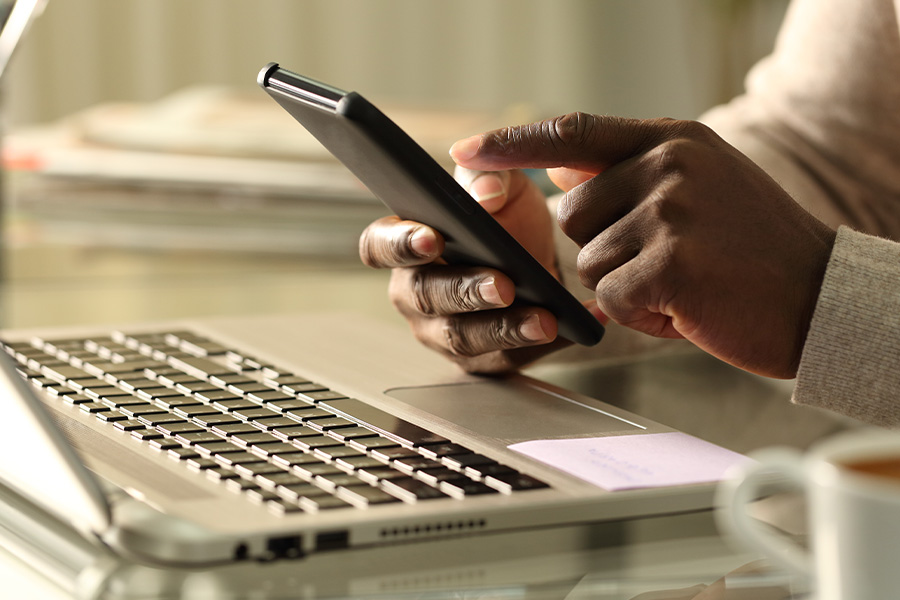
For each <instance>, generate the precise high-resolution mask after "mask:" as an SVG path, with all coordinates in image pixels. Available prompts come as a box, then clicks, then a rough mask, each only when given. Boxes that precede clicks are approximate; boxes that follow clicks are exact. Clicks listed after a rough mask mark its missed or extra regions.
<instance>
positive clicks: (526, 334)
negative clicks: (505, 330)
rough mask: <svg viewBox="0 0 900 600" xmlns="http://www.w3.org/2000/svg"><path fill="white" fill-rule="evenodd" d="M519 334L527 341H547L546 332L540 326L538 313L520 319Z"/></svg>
mask: <svg viewBox="0 0 900 600" xmlns="http://www.w3.org/2000/svg"><path fill="white" fill-rule="evenodd" d="M519 334H520V335H521V336H522V337H523V338H525V339H526V340H528V341H529V342H544V341H547V334H546V333H544V328H543V327H541V317H540V316H539V315H531V316H529V317H528V318H526V319H525V320H524V321H522V324H521V325H519Z"/></svg>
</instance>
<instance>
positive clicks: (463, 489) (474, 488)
mask: <svg viewBox="0 0 900 600" xmlns="http://www.w3.org/2000/svg"><path fill="white" fill-rule="evenodd" d="M440 488H441V491H442V492H445V493H447V494H448V495H450V496H453V497H454V498H464V497H465V496H478V495H482V494H496V493H498V492H497V490H496V489H494V488H492V487H488V486H486V485H485V484H483V483H481V482H480V481H472V480H471V479H469V478H468V477H460V478H458V479H450V480H447V481H442V482H441V483H440Z"/></svg>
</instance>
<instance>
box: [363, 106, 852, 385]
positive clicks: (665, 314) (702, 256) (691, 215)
mask: <svg viewBox="0 0 900 600" xmlns="http://www.w3.org/2000/svg"><path fill="white" fill-rule="evenodd" d="M451 155H452V156H453V158H454V160H455V161H456V162H457V164H458V165H460V166H461V167H464V168H465V169H468V170H475V171H478V172H488V174H482V176H480V177H477V178H475V179H474V180H473V176H472V175H471V172H470V171H464V174H465V175H466V176H467V177H466V178H467V179H468V181H469V185H468V189H470V191H472V192H473V195H474V196H476V197H477V198H480V199H481V201H482V206H484V207H485V208H486V209H487V210H488V212H490V213H492V214H493V215H494V217H495V218H497V220H498V221H499V222H500V223H501V224H502V225H503V226H504V227H506V228H507V229H508V230H509V231H510V232H511V233H512V234H513V235H514V236H515V237H516V238H517V239H518V240H519V241H520V242H521V243H522V244H523V245H524V246H525V247H526V248H528V249H529V250H530V251H531V252H532V253H533V254H534V255H535V257H536V258H537V259H538V260H539V261H541V262H542V264H544V265H545V266H546V267H548V268H549V269H550V270H551V272H555V261H556V256H555V251H554V249H553V244H552V229H551V226H552V220H551V218H550V215H549V214H548V211H547V210H546V204H545V201H544V198H543V195H542V194H541V193H540V192H539V191H538V190H537V189H536V188H535V187H534V185H533V184H531V183H530V182H529V181H528V180H527V178H526V177H524V175H523V174H522V173H521V172H520V171H518V169H523V168H546V169H548V172H549V174H550V176H551V178H552V179H553V181H554V182H555V183H556V184H557V185H559V186H560V187H561V189H562V190H563V191H565V195H564V196H563V198H562V200H561V201H560V203H559V207H558V214H557V220H558V222H559V226H560V227H561V228H562V231H563V232H564V233H565V234H566V235H567V236H569V237H570V238H571V239H572V240H574V241H575V242H576V243H577V244H578V245H579V246H580V247H581V251H580V253H579V256H578V264H577V267H578V273H579V276H580V278H581V282H582V284H584V285H585V286H586V287H588V288H589V289H592V290H594V292H595V299H596V305H594V304H591V305H589V307H590V308H591V309H592V310H593V311H594V314H595V315H596V316H597V318H598V319H601V320H605V319H607V318H611V319H612V320H614V321H616V322H617V323H619V324H622V325H625V326H627V327H630V328H633V329H636V330H638V331H641V332H644V333H646V334H649V335H652V336H657V337H664V338H684V339H687V340H689V341H691V342H692V343H694V344H695V345H696V346H698V347H700V348H702V349H703V350H705V351H707V352H709V353H710V354H712V355H714V356H716V357H718V358H720V359H722V360H724V361H726V362H728V363H730V364H733V365H736V366H738V367H740V368H742V369H745V370H748V371H751V372H754V373H758V374H761V375H766V376H769V377H778V378H791V377H793V376H795V375H796V371H797V366H798V364H799V361H800V354H801V351H802V348H803V344H804V341H805V339H806V332H807V330H808V328H809V323H810V320H811V318H812V313H813V308H814V307H815V302H816V298H817V296H818V292H819V289H820V287H821V283H822V278H823V276H824V273H825V267H826V265H827V263H828V258H829V255H830V253H831V248H832V246H833V245H834V238H835V232H834V231H833V230H831V229H829V228H828V227H827V226H825V225H824V224H823V223H821V222H819V221H818V220H816V219H815V218H813V217H812V216H811V215H810V214H809V213H807V212H806V211H805V210H803V209H802V208H801V207H800V206H799V205H798V204H797V203H796V202H795V201H794V200H793V199H792V198H791V197H790V196H789V195H788V194H787V193H786V192H785V191H784V190H783V189H782V188H781V187H780V186H779V185H778V184H777V183H776V182H775V181H773V180H772V179H771V178H770V177H769V176H768V175H767V174H766V173H765V172H763V171H762V170H761V169H760V168H759V167H757V166H756V165H755V164H754V163H753V162H752V161H750V160H749V159H748V158H747V157H745V156H744V155H742V154H741V153H740V152H738V151H737V150H736V149H734V148H733V147H731V146H730V145H728V144H727V143H725V142H724V141H723V140H722V139H721V138H719V137H718V136H717V135H716V134H715V133H714V132H712V131H711V130H710V129H708V128H706V127H705V126H703V125H701V124H699V123H696V122H691V121H675V120H670V119H655V120H634V119H620V118H615V117H603V116H596V115H587V114H583V113H573V114H569V115H563V116H561V117H557V118H555V119H549V120H547V121H542V122H540V123H533V124H530V125H524V126H520V127H510V128H505V129H500V130H496V131H492V132H488V133H485V134H483V135H480V136H475V137H472V138H468V139H466V140H461V141H460V142H457V143H456V144H455V145H454V146H453V148H452V149H451ZM442 244H443V242H442V240H441V238H440V235H439V234H437V233H436V232H434V231H433V230H431V229H430V228H428V227H426V226H424V225H421V224H418V223H409V222H400V221H399V219H396V218H394V217H388V218H386V219H381V220H379V221H376V222H375V223H373V224H371V225H370V226H369V227H368V228H367V229H366V231H365V232H364V234H363V236H362V238H361V240H360V255H361V257H362V259H363V261H364V262H365V263H366V264H368V265H370V266H373V267H389V268H392V269H393V275H392V278H391V286H390V295H391V298H392V300H393V302H394V304H395V306H396V307H397V308H398V310H399V311H400V312H401V313H402V314H403V315H404V316H405V317H406V318H407V319H408V320H409V322H410V325H411V327H412V329H413V331H414V333H415V334H416V336H417V337H418V339H419V340H421V341H422V342H423V343H424V344H426V345H427V346H429V347H431V348H434V349H436V350H438V351H440V352H442V353H444V354H446V355H447V356H448V357H450V358H452V359H453V360H455V361H457V362H458V363H459V364H460V365H461V366H462V367H463V368H464V369H466V370H467V371H470V372H478V373H497V372H504V371H509V370H513V369H515V368H517V367H519V366H522V365H524V364H527V363H528V362H531V361H533V360H535V359H536V358H538V357H540V356H542V355H544V354H547V353H549V352H552V351H554V350H556V349H558V348H559V347H561V346H562V345H565V342H564V341H562V340H557V339H556V321H555V318H554V317H553V316H552V315H551V314H549V313H548V312H547V311H544V310H542V309H539V308H534V307H515V308H510V307H509V304H510V303H511V302H512V300H513V298H514V297H515V286H514V285H513V284H512V282H511V281H510V280H509V279H508V278H507V277H505V276H504V275H503V274H502V273H499V272H496V271H494V270H491V269H480V268H465V269H460V268H455V267H449V266H447V265H444V264H442V263H441V261H440V253H441V250H442Z"/></svg>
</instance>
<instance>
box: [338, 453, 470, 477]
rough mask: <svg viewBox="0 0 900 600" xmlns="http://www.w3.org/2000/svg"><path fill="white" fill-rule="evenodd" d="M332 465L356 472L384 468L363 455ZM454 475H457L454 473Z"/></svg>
mask: <svg viewBox="0 0 900 600" xmlns="http://www.w3.org/2000/svg"><path fill="white" fill-rule="evenodd" d="M334 464H336V465H337V466H339V467H341V468H342V469H348V470H353V471H355V470H358V469H365V468H377V469H381V468H383V467H384V463H383V462H381V461H380V460H378V459H377V458H372V457H371V456H366V455H365V454H359V455H356V456H344V457H339V458H336V459H335V460H334ZM453 473H454V474H458V473H456V472H455V471H454V472H453Z"/></svg>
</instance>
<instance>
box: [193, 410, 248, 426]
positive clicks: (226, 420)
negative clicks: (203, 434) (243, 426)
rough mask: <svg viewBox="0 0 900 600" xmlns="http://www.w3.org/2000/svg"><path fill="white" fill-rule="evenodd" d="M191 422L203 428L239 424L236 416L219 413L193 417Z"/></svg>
mask: <svg viewBox="0 0 900 600" xmlns="http://www.w3.org/2000/svg"><path fill="white" fill-rule="evenodd" d="M192 420H193V421H194V422H195V423H199V424H200V425H203V426H204V427H212V426H213V425H233V424H235V423H240V422H241V420H240V419H238V418H237V417H236V416H234V415H229V414H227V413H221V412H219V413H213V414H209V415H194V416H193V417H192Z"/></svg>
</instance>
